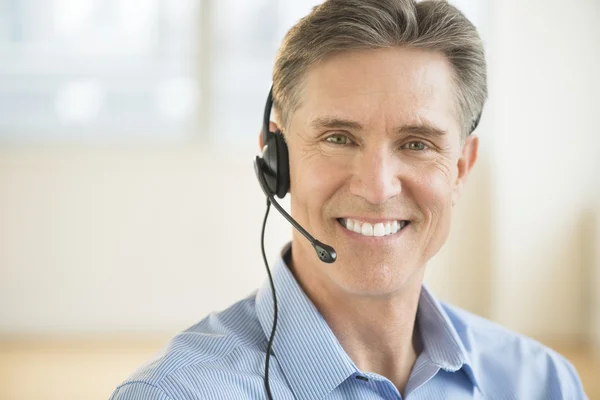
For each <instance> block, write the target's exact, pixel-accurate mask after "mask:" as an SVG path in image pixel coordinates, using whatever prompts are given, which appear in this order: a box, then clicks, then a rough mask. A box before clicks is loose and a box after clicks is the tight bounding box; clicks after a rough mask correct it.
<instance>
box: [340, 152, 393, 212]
mask: <svg viewBox="0 0 600 400" xmlns="http://www.w3.org/2000/svg"><path fill="white" fill-rule="evenodd" d="M398 167H399V166H398V160H396V158H395V156H394V154H393V151H390V149H389V148H387V147H383V146H381V147H378V148H373V149H370V150H366V151H363V152H362V153H360V154H359V155H357V159H356V164H355V166H354V174H353V177H352V180H351V183H350V192H351V193H352V194H354V195H355V196H359V197H362V198H363V199H365V200H367V201H368V202H369V203H371V204H375V205H379V204H383V203H385V202H386V201H388V200H389V199H391V198H393V197H394V196H397V195H398V194H400V191H401V188H402V185H401V182H400V173H399V168H398Z"/></svg>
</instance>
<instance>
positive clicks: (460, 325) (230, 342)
mask: <svg viewBox="0 0 600 400" xmlns="http://www.w3.org/2000/svg"><path fill="white" fill-rule="evenodd" d="M273 279H274V282H275V288H276V290H277V302H278V307H279V317H278V318H279V320H278V324H277V333H276V335H275V339H274V343H273V353H272V354H273V355H272V356H271V363H270V372H269V380H270V383H271V391H272V393H273V397H274V399H275V400H291V399H297V400H305V399H307V400H320V399H327V400H337V399H365V400H371V399H372V400H375V399H402V396H401V395H400V393H399V392H398V390H397V389H396V387H395V386H394V385H393V384H392V382H391V381H390V380H388V379H387V378H385V377H384V376H381V375H378V374H375V373H371V372H369V371H361V370H360V369H358V368H357V367H356V365H355V364H354V362H353V361H352V360H351V359H350V357H348V355H347V354H346V353H345V352H344V349H343V348H342V346H341V345H340V343H339V342H338V340H337V339H336V337H335V336H334V334H333V332H332V331H331V329H330V328H329V326H328V325H327V323H326V322H325V320H324V319H323V317H322V316H321V315H320V314H319V312H318V311H317V309H316V308H315V306H314V305H313V304H312V302H311V301H310V299H309V298H308V297H307V296H306V294H305V293H304V292H303V291H302V289H301V288H300V286H299V285H298V283H297V281H296V279H295V278H294V276H293V275H292V273H291V272H290V270H289V269H288V267H287V265H286V263H285V261H284V259H283V258H280V259H279V260H278V262H277V263H276V264H275V265H274V267H273ZM272 322H273V298H272V295H271V289H270V287H269V283H268V281H267V282H266V283H265V285H264V286H263V287H262V288H261V289H260V290H259V291H258V292H255V293H253V294H252V295H251V296H249V297H247V298H245V299H243V300H241V301H239V302H238V303H236V304H234V305H232V306H231V307H229V308H228V309H226V310H224V311H221V312H217V313H212V314H210V315H209V316H207V317H206V318H205V319H203V320H202V321H200V322H199V323H198V324H196V325H194V326H192V327H191V328H189V329H187V330H186V331H184V332H182V333H181V334H179V335H177V336H175V337H174V338H173V339H172V340H171V341H170V342H169V344H168V345H167V347H166V348H165V349H164V350H163V351H162V352H161V353H160V354H158V355H157V356H156V358H155V359H154V360H153V361H151V362H149V363H148V364H147V365H145V366H144V367H142V368H141V369H139V370H138V371H137V372H135V373H134V374H133V376H132V377H130V379H128V380H127V381H125V382H124V383H123V384H122V385H121V386H119V387H118V388H117V389H116V390H115V392H114V393H113V395H112V397H111V400H142V399H143V400H183V399H198V400H199V399H218V400H221V399H266V398H267V396H266V392H265V387H264V380H263V379H264V378H263V377H264V364H265V355H266V348H267V342H268V338H269V335H270V332H271V326H272ZM417 324H418V331H419V332H420V342H421V346H422V351H421V353H420V354H419V356H418V358H417V360H416V362H415V365H414V366H413V369H412V372H411V374H410V378H409V381H408V384H407V386H406V389H405V393H404V398H405V399H410V400H417V399H436V400H437V399H484V398H485V399H503V400H504V399H507V400H508V399H519V400H521V399H523V400H535V399H543V400H551V399H557V400H558V399H561V400H563V399H568V400H570V399H586V398H587V397H586V395H585V394H584V392H583V388H582V385H581V382H580V380H579V377H578V376H577V372H576V371H575V369H574V368H573V366H572V365H571V364H570V363H569V362H568V361H566V360H565V359H564V358H563V357H562V356H560V355H559V354H558V353H556V352H554V351H553V350H551V349H549V348H547V347H544V346H543V345H541V344H540V343H538V342H536V341H534V340H531V339H529V338H526V337H524V336H521V335H518V334H516V333H513V332H510V331H508V330H507V329H505V328H502V327H500V326H498V325H496V324H494V323H492V322H490V321H487V320H485V319H483V318H480V317H478V316H476V315H473V314H470V313H468V312H466V311H464V310H461V309H459V308H456V307H453V306H450V305H448V304H444V303H442V302H439V301H438V300H436V298H435V297H434V296H433V294H432V293H431V292H430V291H429V290H428V289H427V287H426V286H423V288H422V290H421V295H420V298H419V304H418V309H417Z"/></svg>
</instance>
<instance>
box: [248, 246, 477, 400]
mask: <svg viewBox="0 0 600 400" xmlns="http://www.w3.org/2000/svg"><path fill="white" fill-rule="evenodd" d="M290 249H291V245H290V244H288V245H287V246H286V247H284V249H283V250H282V253H281V257H280V258H279V259H278V260H277V262H276V263H275V265H274V266H273V268H272V276H273V282H274V284H275V289H276V295H277V306H278V309H279V312H278V317H277V318H278V320H277V331H276V333H275V339H274V340H273V353H274V354H275V356H276V358H277V362H278V363H279V364H280V365H281V368H282V370H283V372H284V374H285V377H286V378H287V379H288V381H289V383H290V386H291V389H292V391H293V392H294V393H295V394H296V395H297V397H298V398H302V399H304V398H308V399H321V398H323V397H325V396H326V395H327V394H328V393H330V392H331V391H333V390H334V389H335V388H336V387H337V386H339V385H340V384H341V383H342V382H343V381H345V380H346V379H347V378H348V377H349V376H351V375H353V374H354V373H357V372H360V371H359V370H358V368H357V367H356V365H355V364H354V362H353V361H352V360H351V359H350V357H348V355H347V354H346V352H345V351H344V349H343V348H342V346H341V345H340V343H339V341H338V340H337V338H336V337H335V335H334V334H333V332H332V331H331V329H330V328H329V326H328V325H327V322H326V321H325V320H324V319H323V317H322V316H321V314H320V313H319V311H318V310H317V309H316V307H315V306H314V304H313V303H312V302H311V300H310V299H309V298H308V296H307V295H306V294H305V293H304V291H303V290H302V288H301V287H300V286H299V285H298V282H297V281H296V278H295V277H294V276H293V274H292V273H291V271H290V270H289V268H288V266H287V265H286V263H285V261H284V256H285V254H286V253H287V252H288V251H289V250H290ZM256 313H257V316H258V319H259V321H260V324H261V326H262V329H263V331H264V333H265V336H266V337H267V339H268V338H269V337H270V335H271V329H272V324H273V296H272V293H271V287H270V285H269V281H268V280H267V281H266V282H265V284H264V285H263V287H262V288H261V289H260V290H259V291H258V293H257V296H256ZM417 321H418V324H419V331H420V335H421V343H422V347H423V353H424V354H425V355H426V356H427V357H428V358H429V359H430V360H431V362H432V363H433V364H435V365H436V366H438V367H439V368H441V369H443V370H445V371H449V372H455V371H458V370H459V369H461V368H463V366H464V367H465V368H464V371H465V373H466V374H467V376H468V377H469V379H470V380H471V382H472V383H473V385H474V386H475V387H476V388H477V389H479V390H481V389H480V387H479V385H478V382H477V378H476V376H475V373H474V368H473V367H472V364H471V361H470V359H469V355H468V352H467V351H466V349H465V346H464V345H463V343H462V341H461V339H460V337H459V335H458V333H457V332H456V329H455V328H454V326H453V324H452V322H451V321H450V318H449V317H448V315H447V314H446V312H445V311H444V309H443V308H442V306H441V305H440V303H439V302H438V300H437V299H436V298H435V297H434V296H433V294H432V293H431V292H430V291H429V289H428V288H427V286H426V285H423V287H422V290H421V295H420V298H419V304H418V309H417ZM311 377H313V378H314V379H311Z"/></svg>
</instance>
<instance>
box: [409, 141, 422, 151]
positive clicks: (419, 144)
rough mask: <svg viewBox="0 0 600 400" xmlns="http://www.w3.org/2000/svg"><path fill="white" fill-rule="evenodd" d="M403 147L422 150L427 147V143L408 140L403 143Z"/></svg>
mask: <svg viewBox="0 0 600 400" xmlns="http://www.w3.org/2000/svg"><path fill="white" fill-rule="evenodd" d="M404 147H405V148H407V149H408V150H413V151H423V150H425V149H427V145H426V144H425V143H423V142H410V143H407V144H406V145H404Z"/></svg>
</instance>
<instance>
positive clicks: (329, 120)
mask: <svg viewBox="0 0 600 400" xmlns="http://www.w3.org/2000/svg"><path fill="white" fill-rule="evenodd" d="M310 125H311V126H312V127H313V128H316V129H319V128H327V129H344V128H345V129H354V130H358V131H360V130H362V129H363V126H362V125H361V124H360V123H358V122H356V121H351V120H349V119H342V118H336V117H318V118H315V119H314V120H313V121H312V122H311V123H310Z"/></svg>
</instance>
